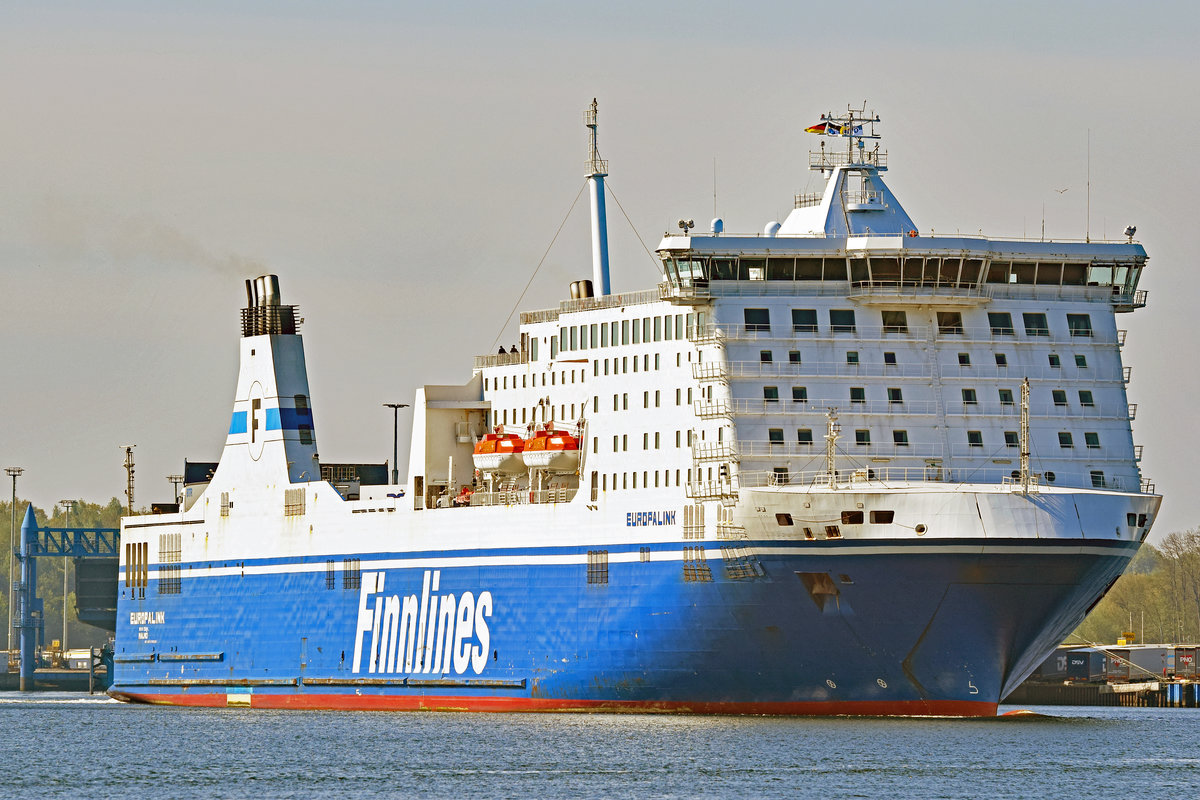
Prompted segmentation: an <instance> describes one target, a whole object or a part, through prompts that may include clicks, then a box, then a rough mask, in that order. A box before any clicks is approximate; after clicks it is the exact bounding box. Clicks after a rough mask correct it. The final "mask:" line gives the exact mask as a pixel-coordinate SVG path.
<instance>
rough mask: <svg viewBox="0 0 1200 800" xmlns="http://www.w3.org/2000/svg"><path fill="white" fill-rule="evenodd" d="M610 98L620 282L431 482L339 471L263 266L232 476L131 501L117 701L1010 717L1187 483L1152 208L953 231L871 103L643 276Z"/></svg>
mask: <svg viewBox="0 0 1200 800" xmlns="http://www.w3.org/2000/svg"><path fill="white" fill-rule="evenodd" d="M584 121H585V124H586V126H587V128H588V131H589V137H590V148H589V157H588V160H587V165H586V175H587V178H586V179H587V181H588V183H589V185H590V189H591V207H592V254H593V265H592V266H593V278H592V280H591V281H586V280H584V281H578V282H576V283H575V284H573V285H572V287H571V289H572V297H571V298H570V299H568V300H564V301H563V302H561V303H560V304H559V306H558V307H557V308H551V309H545V310H538V311H530V312H527V313H523V314H522V315H521V318H520V344H519V346H516V345H514V346H513V347H512V348H511V349H510V350H509V351H507V352H503V351H502V352H500V353H495V354H490V355H483V356H479V357H476V358H475V363H474V368H473V369H472V370H471V372H470V377H469V380H467V381H466V382H465V383H463V384H462V385H428V386H424V387H422V388H420V389H419V390H417V392H416V397H415V400H414V401H413V403H412V415H413V421H412V425H413V435H412V443H411V453H410V456H409V462H408V474H407V480H406V482H405V483H404V484H403V485H401V484H399V483H398V481H397V478H396V477H395V471H394V467H395V465H394V464H393V465H392V467H393V472H392V477H391V479H390V481H389V480H388V476H387V472H388V470H387V468H386V466H384V465H378V466H379V467H381V468H380V469H369V468H366V467H361V466H358V467H356V465H335V464H327V463H323V462H322V461H321V459H320V457H319V455H318V449H317V434H316V427H315V419H316V416H317V410H316V409H314V408H313V407H312V405H311V403H310V402H309V384H308V376H307V369H306V362H305V357H304V348H303V340H302V337H301V335H300V332H299V330H300V325H301V318H300V315H299V313H298V307H297V306H295V305H286V304H284V303H283V300H282V297H281V294H280V288H279V283H278V280H277V279H276V278H275V277H274V276H270V275H267V276H262V277H259V278H257V279H256V280H254V281H247V305H246V307H245V308H243V309H242V311H241V334H242V335H241V341H240V359H241V366H240V372H239V375H238V380H237V387H236V390H235V393H234V400H233V411H232V417H231V420H230V423H229V428H228V435H227V439H226V442H225V446H224V450H223V452H222V454H221V457H220V460H219V462H217V463H216V464H214V465H210V466H208V467H207V468H204V469H199V470H197V469H191V470H190V473H199V474H194V475H191V477H189V478H188V480H187V486H186V492H185V497H184V500H183V502H182V504H181V506H180V507H179V508H178V509H177V510H175V511H172V512H170V513H164V514H151V515H137V516H131V517H127V518H125V519H124V520H123V522H122V530H121V541H122V543H123V545H124V546H123V553H122V557H121V563H120V574H119V579H118V580H119V583H120V586H119V592H120V597H119V608H118V628H117V634H116V648H115V668H114V683H113V686H112V689H111V694H112V695H113V696H114V697H117V698H120V699H123V700H128V701H135V702H147V703H164V704H177V705H199V706H241V707H252V708H319V709H397V710H403V709H454V710H467V711H502V710H514V711H515V710H522V711H529V710H533V711H545V710H572V711H638V712H641V711H665V712H698V713H751V714H760V713H762V714H865V715H934V716H986V715H994V714H995V713H996V709H997V705H998V704H999V703H1000V701H1001V700H1002V699H1003V698H1004V697H1005V696H1006V695H1007V694H1008V693H1009V692H1011V691H1012V690H1013V689H1014V688H1015V687H1016V686H1017V685H1018V684H1019V683H1020V682H1021V681H1022V680H1023V679H1024V678H1025V677H1026V676H1027V675H1028V674H1029V673H1030V672H1031V671H1032V670H1033V669H1034V668H1035V667H1036V666H1037V665H1038V664H1039V663H1040V662H1041V661H1042V660H1043V659H1044V658H1045V657H1046V655H1047V654H1048V653H1049V652H1051V651H1052V650H1053V648H1054V646H1055V645H1057V644H1058V643H1059V642H1061V641H1062V640H1063V639H1064V637H1066V636H1067V635H1068V634H1069V633H1070V632H1071V631H1072V630H1073V629H1074V628H1075V627H1076V626H1077V625H1078V624H1079V622H1080V621H1081V620H1082V619H1083V618H1084V616H1085V614H1086V613H1087V612H1088V610H1089V609H1091V608H1092V607H1093V606H1094V605H1095V604H1096V603H1097V602H1098V601H1099V600H1100V598H1101V597H1102V596H1103V595H1104V593H1105V592H1106V591H1107V590H1108V588H1109V587H1111V586H1112V584H1113V582H1114V581H1116V579H1117V578H1118V577H1119V576H1120V575H1121V573H1122V570H1123V569H1124V568H1125V566H1126V565H1127V564H1128V562H1129V560H1130V559H1131V558H1132V557H1133V555H1134V554H1135V552H1136V551H1137V549H1138V547H1139V546H1140V544H1141V542H1142V541H1143V540H1144V539H1145V538H1146V536H1147V534H1148V533H1149V531H1150V526H1151V524H1152V522H1153V520H1154V516H1155V514H1156V512H1157V510H1158V507H1159V503H1160V500H1161V498H1160V497H1159V496H1158V495H1157V494H1156V493H1155V490H1154V487H1153V485H1151V484H1150V483H1149V482H1148V481H1147V480H1146V479H1145V478H1143V477H1142V475H1141V472H1140V469H1139V465H1138V462H1139V457H1140V451H1139V449H1138V448H1137V447H1136V446H1135V445H1134V442H1133V436H1132V429H1131V421H1132V420H1133V418H1134V413H1135V408H1134V406H1132V405H1130V404H1129V403H1128V400H1127V395H1126V386H1127V384H1128V382H1129V380H1130V369H1129V367H1127V366H1123V365H1122V360H1121V347H1122V345H1123V344H1124V342H1125V332H1124V331H1123V330H1121V329H1120V328H1119V327H1118V322H1117V320H1118V317H1117V315H1118V314H1124V313H1129V312H1132V311H1134V310H1136V309H1139V308H1141V307H1143V306H1144V305H1145V292H1144V291H1142V290H1139V289H1138V282H1139V278H1140V276H1141V272H1142V269H1143V268H1144V267H1145V264H1146V258H1147V256H1146V252H1145V250H1144V249H1143V247H1142V246H1141V245H1140V244H1138V243H1136V242H1134V241H1133V231H1132V230H1130V231H1128V232H1127V233H1128V236H1127V238H1126V239H1125V240H1122V241H1116V242H1096V241H1047V240H1042V239H1037V240H1029V239H1021V240H1010V239H998V238H990V237H984V236H982V235H979V236H962V235H957V234H956V235H949V236H947V235H944V234H940V233H939V234H937V235H935V234H934V232H933V231H932V230H930V231H923V230H921V229H920V228H918V226H917V225H916V223H915V222H914V221H913V219H912V218H911V217H910V216H909V215H908V214H907V213H906V211H905V210H904V208H903V207H902V206H901V205H900V202H899V201H898V199H897V198H896V196H895V195H894V194H893V193H892V191H891V190H890V189H889V188H888V186H887V185H886V184H885V182H884V180H883V175H884V173H885V171H886V169H887V153H886V152H885V151H881V150H880V141H879V136H878V135H877V134H876V132H875V131H876V124H877V123H878V118H877V117H876V116H875V115H874V114H873V113H866V111H865V106H864V107H863V109H861V110H860V109H847V112H846V113H839V114H836V115H835V114H832V113H830V114H826V115H822V118H821V122H820V123H819V124H817V125H814V126H813V127H812V128H810V129H808V130H809V132H810V133H811V134H812V135H815V136H818V137H820V138H819V142H820V147H819V148H817V149H816V150H815V151H814V152H813V153H812V154H811V155H810V160H809V166H810V167H811V168H812V169H814V170H817V171H819V172H821V173H822V174H823V176H824V178H825V180H826V184H825V188H824V191H823V192H821V193H819V194H800V195H796V197H795V199H794V210H792V211H791V212H790V214H789V215H788V217H787V218H786V219H785V220H784V221H783V222H782V223H771V224H769V225H767V226H766V228H765V229H764V230H763V231H762V232H761V233H759V232H754V233H747V234H734V233H728V232H726V231H725V230H724V229H723V225H722V222H721V220H719V219H717V220H713V222H712V225H711V228H710V230H709V231H708V232H705V233H702V234H701V233H698V232H694V231H693V228H694V224H693V223H691V222H690V221H688V220H680V230H679V232H678V233H670V234H668V235H666V236H665V237H664V238H663V240H662V242H661V244H660V245H659V247H658V251H657V252H658V256H659V258H660V259H661V264H662V281H661V283H659V284H658V285H657V286H652V287H650V288H647V289H645V290H642V291H633V292H626V293H613V292H612V291H611V290H610V286H609V276H608V254H607V240H606V236H607V234H606V220H605V216H606V215H605V203H604V201H605V190H604V178H605V177H606V176H607V173H608V165H607V163H606V162H605V161H604V160H603V159H601V158H600V155H599V150H598V147H597V130H598V129H597V117H596V105H595V103H594V102H593V104H592V106H591V107H590V108H589V109H588V110H587V111H586V112H585V117H584ZM464 373H465V370H464ZM465 377H467V376H466V374H464V378H465ZM192 466H195V465H192Z"/></svg>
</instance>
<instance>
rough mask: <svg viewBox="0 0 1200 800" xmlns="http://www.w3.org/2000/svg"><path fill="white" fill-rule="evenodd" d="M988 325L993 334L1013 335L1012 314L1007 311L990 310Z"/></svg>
mask: <svg viewBox="0 0 1200 800" xmlns="http://www.w3.org/2000/svg"><path fill="white" fill-rule="evenodd" d="M988 325H989V326H990V327H991V329H992V335H993V336H1012V335H1013V323H1012V314H1009V313H1008V312H1007V311H989V312H988Z"/></svg>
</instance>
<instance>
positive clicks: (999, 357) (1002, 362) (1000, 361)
mask: <svg viewBox="0 0 1200 800" xmlns="http://www.w3.org/2000/svg"><path fill="white" fill-rule="evenodd" d="M996 366H997V367H1007V366H1008V356H1006V355H1005V354H1004V353H996Z"/></svg>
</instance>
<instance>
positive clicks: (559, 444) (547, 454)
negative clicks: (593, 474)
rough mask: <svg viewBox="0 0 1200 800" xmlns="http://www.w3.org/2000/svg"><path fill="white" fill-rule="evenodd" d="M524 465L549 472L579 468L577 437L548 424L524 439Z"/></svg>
mask: <svg viewBox="0 0 1200 800" xmlns="http://www.w3.org/2000/svg"><path fill="white" fill-rule="evenodd" d="M525 466H527V467H531V468H533V469H545V470H549V471H550V472H574V471H575V470H577V469H579V439H577V438H575V437H574V436H572V435H571V434H569V433H567V432H566V431H556V430H554V429H553V428H552V427H551V426H550V425H547V426H546V427H545V428H544V429H542V430H540V431H538V432H537V433H535V434H534V435H533V437H532V438H529V439H526V440H525Z"/></svg>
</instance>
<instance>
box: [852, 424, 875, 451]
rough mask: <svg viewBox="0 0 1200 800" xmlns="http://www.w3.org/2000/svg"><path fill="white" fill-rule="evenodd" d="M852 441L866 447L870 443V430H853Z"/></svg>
mask: <svg viewBox="0 0 1200 800" xmlns="http://www.w3.org/2000/svg"><path fill="white" fill-rule="evenodd" d="M854 443H855V444H856V445H858V446H860V447H866V446H867V445H869V444H871V431H870V430H869V429H867V428H859V429H858V430H856V431H855V432H854Z"/></svg>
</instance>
